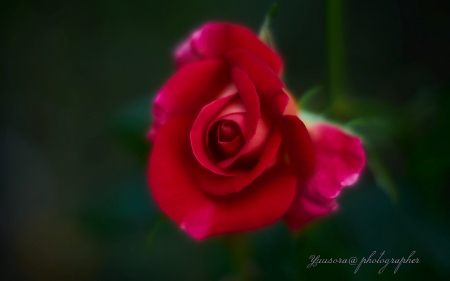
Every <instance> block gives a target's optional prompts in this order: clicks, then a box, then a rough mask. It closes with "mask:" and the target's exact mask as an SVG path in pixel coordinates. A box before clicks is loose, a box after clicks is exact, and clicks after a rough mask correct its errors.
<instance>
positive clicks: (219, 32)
mask: <svg viewBox="0 0 450 281" xmlns="http://www.w3.org/2000/svg"><path fill="white" fill-rule="evenodd" d="M237 48H240V49H245V50H248V51H250V52H252V53H254V54H255V55H256V56H258V57H259V58H260V59H261V60H262V61H264V63H265V64H267V65H268V66H269V67H270V68H271V69H272V71H274V72H275V73H276V74H280V73H281V70H282V67H283V65H282V61H281V59H280V57H279V56H278V55H277V54H276V53H275V52H274V51H273V50H272V49H270V48H269V47H268V46H267V45H266V44H264V43H263V42H262V41H261V40H260V39H259V38H258V37H257V36H256V35H255V34H254V33H253V32H252V31H250V30H249V29H247V28H245V27H243V26H239V25H235V24H230V23H208V24H206V25H204V26H203V27H201V28H200V29H198V30H197V31H195V32H194V33H193V34H192V36H191V37H190V38H189V39H187V40H186V41H185V42H183V43H182V44H180V46H179V47H178V48H177V49H176V51H175V59H176V63H177V66H179V67H181V66H184V65H186V64H189V63H192V62H195V61H199V60H204V59H212V58H223V55H224V54H225V53H226V52H228V51H230V50H233V49H237Z"/></svg>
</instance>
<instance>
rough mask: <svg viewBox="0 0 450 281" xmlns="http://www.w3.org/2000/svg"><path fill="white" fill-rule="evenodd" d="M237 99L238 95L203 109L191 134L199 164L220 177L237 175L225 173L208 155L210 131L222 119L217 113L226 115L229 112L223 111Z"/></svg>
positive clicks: (220, 100) (229, 172)
mask: <svg viewBox="0 0 450 281" xmlns="http://www.w3.org/2000/svg"><path fill="white" fill-rule="evenodd" d="M235 97H237V95H230V96H226V97H224V98H221V99H217V100H215V101H213V102H211V103H209V104H208V105H206V106H205V107H203V109H202V110H201V111H200V113H199V114H198V116H197V118H196V119H195V122H194V124H193V126H192V129H191V132H190V134H189V135H190V140H191V146H192V151H193V153H194V155H195V157H196V158H197V160H198V162H199V163H200V164H202V165H203V167H204V168H206V169H208V170H209V171H211V172H213V173H216V174H220V175H234V174H235V173H233V172H231V171H225V170H223V169H221V168H219V167H218V166H217V165H216V164H215V163H213V161H212V159H211V158H212V157H211V156H210V155H208V151H209V148H208V138H207V136H208V130H211V127H212V126H213V125H214V123H215V121H216V120H217V119H218V118H220V117H221V116H217V112H219V114H220V112H221V111H222V112H225V113H226V112H227V111H223V110H222V109H223V108H224V107H226V105H227V104H229V102H230V101H232V100H233V99H234V98H235ZM215 119H216V120H215Z"/></svg>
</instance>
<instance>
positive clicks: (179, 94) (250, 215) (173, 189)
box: [148, 23, 362, 239]
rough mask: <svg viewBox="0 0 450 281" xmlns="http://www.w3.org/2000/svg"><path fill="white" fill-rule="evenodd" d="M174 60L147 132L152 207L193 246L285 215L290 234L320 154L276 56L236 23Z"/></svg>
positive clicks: (207, 33) (199, 34)
mask: <svg viewBox="0 0 450 281" xmlns="http://www.w3.org/2000/svg"><path fill="white" fill-rule="evenodd" d="M175 57H176V63H177V66H178V70H177V72H176V73H175V74H174V75H173V76H172V77H171V78H170V79H169V81H168V82H167V83H166V84H165V85H164V86H163V87H162V89H161V90H160V91H159V92H158V94H157V96H156V99H155V103H154V108H153V113H154V121H153V126H152V129H151V131H150V133H149V138H150V139H151V140H152V141H153V143H154V145H153V150H152V153H151V157H150V164H149V168H148V175H149V182H150V187H151V191H152V193H153V196H154V199H155V201H156V202H157V204H158V205H159V206H160V208H161V209H162V210H163V211H164V212H165V213H166V214H167V215H168V216H169V217H170V218H172V219H173V220H174V221H175V222H177V223H178V225H179V226H180V227H181V228H183V229H184V230H186V231H187V232H188V233H189V234H190V235H192V236H193V237H195V238H197V239H203V238H205V237H209V236H213V235H219V234H224V233H231V232H237V231H245V230H250V229H255V228H259V227H263V226H266V225H269V224H271V223H273V222H275V221H276V220H278V219H279V218H281V217H283V216H284V215H285V214H286V213H287V211H288V210H289V213H288V220H289V225H291V226H292V227H293V228H295V227H296V224H295V223H292V220H296V219H297V218H298V212H302V211H299V210H300V209H301V208H299V207H298V205H299V204H303V203H302V202H303V201H304V200H303V197H304V196H303V195H304V194H306V195H308V196H309V195H310V193H311V194H314V195H311V196H312V197H314V196H316V193H317V192H315V190H313V191H311V192H310V193H308V192H306V193H305V191H304V190H305V189H306V188H305V186H308V182H309V181H310V180H311V179H312V178H314V175H315V172H316V171H317V170H318V169H317V166H316V165H315V158H316V157H315V152H314V151H315V149H317V148H315V147H314V144H313V143H312V141H311V137H310V135H309V133H308V130H307V129H306V127H305V125H304V124H303V122H302V121H300V119H299V118H298V117H297V109H296V106H295V103H294V102H293V101H292V100H291V99H290V97H289V95H288V94H287V93H286V92H285V90H284V84H283V82H282V81H281V80H280V78H279V76H278V75H279V74H280V72H281V70H282V62H281V59H280V58H279V56H278V55H277V54H276V53H275V52H274V51H273V50H271V49H270V48H269V47H268V46H266V45H265V44H264V43H263V42H262V41H261V40H260V39H258V37H256V36H255V35H254V34H253V33H252V32H251V31H250V30H248V29H246V28H244V27H242V26H238V25H233V24H228V23H210V24H207V25H205V26H203V27H202V28H200V29H199V30H198V31H196V32H194V33H193V35H192V36H191V37H190V38H189V39H188V40H186V41H185V42H184V43H182V44H181V45H180V47H179V48H178V49H177V50H176V53H175ZM325 154H326V153H325ZM319 160H320V159H319ZM330 165H334V164H330ZM361 168H362V167H361ZM331 170H333V169H332V168H330V169H328V170H327V171H331ZM327 171H326V172H327ZM352 172H353V171H352ZM353 173H354V172H353ZM356 173H359V170H358V171H357V172H356ZM333 175H334V174H333ZM333 175H332V176H333ZM340 183H341V182H340ZM341 186H342V185H340V186H339V188H340V187H341ZM297 188H298V189H299V191H296V190H297ZM313 189H314V188H313ZM296 192H297V195H296ZM317 194H318V195H317V196H319V197H320V196H322V195H323V192H322V193H321V192H318V193H317ZM335 194H336V195H337V193H336V192H335ZM306 195H305V196H306ZM325 195H326V196H328V195H329V194H328V193H326V192H325ZM333 195H334V194H333ZM311 196H310V197H311ZM317 196H316V197H317ZM294 197H295V201H294ZM314 198H315V197H314ZM315 199H316V198H315ZM302 200H303V201H302ZM292 202H294V204H293V205H292V206H291V203H292ZM299 202H300V203H299ZM333 202H334V201H333ZM326 204H328V205H330V204H331V203H329V202H328V201H327V202H326ZM328 205H327V206H328ZM302 206H303V205H301V207H302ZM330 210H331V209H330ZM307 211H309V210H307ZM300 220H302V221H304V220H305V219H304V218H300Z"/></svg>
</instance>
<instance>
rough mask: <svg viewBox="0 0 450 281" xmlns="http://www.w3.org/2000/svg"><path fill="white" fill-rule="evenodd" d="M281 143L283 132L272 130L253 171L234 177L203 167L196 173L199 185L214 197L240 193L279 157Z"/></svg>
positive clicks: (237, 172) (276, 127) (236, 174)
mask: <svg viewBox="0 0 450 281" xmlns="http://www.w3.org/2000/svg"><path fill="white" fill-rule="evenodd" d="M280 143H281V132H280V130H279V128H278V126H275V127H274V129H273V130H272V132H271V134H270V137H269V139H268V141H267V144H266V146H265V148H264V150H263V151H262V153H261V156H260V158H259V161H258V162H257V164H256V165H255V166H254V167H253V168H252V169H251V170H248V171H246V170H243V169H242V170H240V171H235V174H234V175H233V176H228V175H219V174H217V173H213V172H211V171H210V170H208V169H205V168H204V167H202V166H198V167H197V169H196V170H195V171H194V173H195V176H196V178H197V181H198V184H199V185H200V186H201V187H202V189H203V190H205V191H206V192H208V193H210V194H214V195H226V194H230V193H235V192H239V191H241V190H242V189H244V188H245V187H246V186H248V185H249V184H250V183H251V182H253V181H254V180H255V179H256V178H257V177H258V176H260V175H261V173H262V172H263V171H264V170H266V169H267V168H268V167H269V165H270V164H271V163H272V162H273V160H274V159H275V158H276V156H277V152H278V148H279V146H280Z"/></svg>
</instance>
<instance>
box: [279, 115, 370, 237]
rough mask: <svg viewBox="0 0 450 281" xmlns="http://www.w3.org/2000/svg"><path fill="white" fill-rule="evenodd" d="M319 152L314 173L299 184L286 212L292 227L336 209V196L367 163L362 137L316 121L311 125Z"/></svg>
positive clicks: (354, 179)
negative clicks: (303, 182)
mask: <svg viewBox="0 0 450 281" xmlns="http://www.w3.org/2000/svg"><path fill="white" fill-rule="evenodd" d="M309 131H310V134H311V138H312V141H313V144H314V149H315V151H316V168H315V171H314V174H313V176H312V177H311V178H310V179H309V180H307V181H305V184H302V185H300V186H299V187H298V191H297V195H296V198H295V200H294V202H293V204H292V206H291V208H290V209H289V212H288V213H287V214H286V221H287V223H288V225H289V227H290V228H291V229H297V228H299V227H301V226H302V225H304V224H305V223H307V222H308V221H310V220H312V219H314V218H317V217H319V216H323V215H325V214H327V213H329V212H331V211H332V210H334V209H336V208H337V204H336V201H335V197H336V196H337V195H339V193H340V191H341V189H342V187H343V186H348V185H350V184H353V183H354V182H355V181H356V179H357V178H358V176H359V174H360V172H361V170H362V168H363V167H364V163H365V155H364V150H363V147H362V144H361V140H360V139H359V138H358V137H355V136H352V135H350V134H348V133H346V132H344V131H343V130H341V129H340V128H338V127H335V126H331V125H328V124H321V123H319V124H314V125H311V127H310V128H309Z"/></svg>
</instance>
